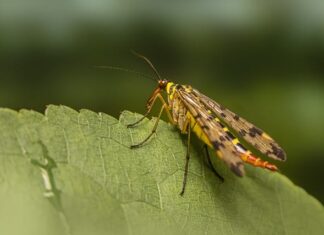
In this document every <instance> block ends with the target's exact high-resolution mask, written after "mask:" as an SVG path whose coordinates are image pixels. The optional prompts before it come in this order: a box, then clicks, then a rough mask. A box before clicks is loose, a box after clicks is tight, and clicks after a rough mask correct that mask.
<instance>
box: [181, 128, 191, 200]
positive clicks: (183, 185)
mask: <svg viewBox="0 0 324 235" xmlns="http://www.w3.org/2000/svg"><path fill="white" fill-rule="evenodd" d="M185 126H186V125H185ZM187 126H188V127H187V128H188V130H187V132H188V142H187V153H186V164H185V171H184V175H183V182H182V190H181V192H180V196H183V194H184V192H185V190H186V185H187V178H188V170H189V160H190V134H191V126H190V123H189V122H188V125H187Z"/></svg>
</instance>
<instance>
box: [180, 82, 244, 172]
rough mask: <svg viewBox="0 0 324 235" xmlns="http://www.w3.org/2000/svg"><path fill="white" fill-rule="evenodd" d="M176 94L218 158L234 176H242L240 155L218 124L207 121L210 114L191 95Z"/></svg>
mask: <svg viewBox="0 0 324 235" xmlns="http://www.w3.org/2000/svg"><path fill="white" fill-rule="evenodd" d="M177 92H178V93H179V97H180V98H181V99H182V101H183V102H184V104H185V105H186V106H187V108H188V110H189V112H190V113H191V115H192V116H193V117H194V118H195V120H196V122H197V124H198V125H199V126H200V127H201V129H202V131H203V132H204V134H205V135H206V136H207V137H208V139H209V141H210V143H211V145H212V146H213V147H214V149H215V150H216V153H217V154H218V156H219V157H220V158H221V159H222V160H223V161H224V162H225V163H226V164H227V165H228V166H229V168H230V169H231V170H232V171H233V172H234V173H235V174H236V175H238V176H243V175H244V174H245V172H244V165H243V161H242V159H241V158H240V155H239V154H240V153H239V152H237V150H236V148H235V146H234V145H233V143H232V142H231V141H230V140H229V138H228V137H227V133H226V132H225V131H224V130H223V128H222V126H221V125H220V123H218V122H216V121H215V120H210V119H209V116H210V114H209V113H208V110H207V109H206V107H205V106H204V105H202V104H200V102H199V100H198V99H197V97H196V96H194V95H192V93H190V92H187V91H185V89H182V88H179V89H178V91H177Z"/></svg>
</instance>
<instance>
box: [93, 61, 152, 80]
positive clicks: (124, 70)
mask: <svg viewBox="0 0 324 235" xmlns="http://www.w3.org/2000/svg"><path fill="white" fill-rule="evenodd" d="M94 67H95V68H100V69H111V70H118V71H122V72H127V73H133V74H136V75H139V76H141V77H144V78H148V79H150V80H153V81H156V79H155V78H153V77H151V76H149V75H147V74H144V73H140V72H137V71H135V70H131V69H126V68H122V67H116V66H109V65H99V66H94Z"/></svg>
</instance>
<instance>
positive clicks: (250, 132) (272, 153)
mask: <svg viewBox="0 0 324 235" xmlns="http://www.w3.org/2000/svg"><path fill="white" fill-rule="evenodd" d="M193 94H194V95H195V96H196V97H198V98H199V100H200V102H201V103H203V104H204V105H205V106H206V107H207V108H208V109H210V110H211V111H212V112H213V113H215V115H217V117H218V118H220V119H221V120H223V121H224V123H225V124H227V125H228V126H230V127H232V128H233V129H234V130H235V131H236V132H237V133H238V135H239V136H240V137H242V138H243V139H244V140H246V141H247V142H248V143H250V144H251V145H252V146H253V147H254V148H255V149H257V150H259V151H260V152H261V153H263V154H265V155H267V156H268V157H271V158H273V159H276V160H281V161H285V160H286V153H285V152H284V150H283V149H282V148H281V147H280V146H279V145H278V144H277V143H276V142H275V141H274V140H273V139H272V138H271V137H270V136H269V135H268V134H266V133H265V132H264V131H263V130H261V129H260V128H258V127H256V126H254V125H253V124H252V123H249V122H248V121H247V120H245V119H244V118H242V117H239V116H238V115H237V114H235V113H233V112H232V111H230V110H228V109H226V108H224V107H223V106H221V105H220V104H218V103H217V102H216V101H214V100H212V99H210V98H209V97H207V96H205V95H203V94H201V93H200V92H199V91H197V90H196V89H193Z"/></svg>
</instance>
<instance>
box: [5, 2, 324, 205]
mask: <svg viewBox="0 0 324 235" xmlns="http://www.w3.org/2000/svg"><path fill="white" fill-rule="evenodd" d="M323 10H324V2H323V1H313V0H308V1H288V0H281V1H279V0H278V1H265V2H260V1H256V0H255V1H253V0H238V1H204V2H203V1H197V2H190V3H189V2H186V3H185V4H184V3H181V1H180V2H176V1H174V2H172V3H170V2H169V1H166V2H165V3H163V1H155V2H154V3H152V2H149V1H137V2H133V3H131V2H127V4H126V2H124V3H123V1H101V0H91V1H90V0H88V1H86V0H74V1H35V0H31V1H11V0H8V1H5V0H0V79H1V80H0V81H1V82H0V106H2V107H9V108H13V109H17V110H18V109H21V108H27V109H35V110H38V111H40V112H43V111H44V109H45V107H46V105H47V104H64V105H67V106H70V107H72V108H74V109H80V108H88V109H91V110H94V111H96V112H105V113H108V114H111V115H113V116H115V117H118V115H119V113H120V112H121V111H122V110H125V109H127V110H131V111H136V112H139V113H143V112H144V106H145V102H146V100H147V98H148V96H149V95H150V93H151V92H152V90H153V89H154V88H155V86H156V84H154V83H153V82H152V81H150V80H147V79H143V78H140V77H138V76H136V75H135V74H127V73H123V72H120V71H112V70H103V69H97V68H94V66H95V65H113V66H122V67H125V68H128V69H133V70H137V71H139V72H143V73H146V74H152V71H151V70H150V69H149V68H148V67H147V66H146V64H144V63H143V61H141V60H139V59H137V58H136V57H134V56H133V55H131V54H130V52H129V51H130V49H134V50H136V51H138V52H140V53H142V54H144V55H146V56H147V57H149V58H150V59H151V60H152V61H153V63H154V64H155V66H156V67H157V68H158V70H159V71H160V73H161V74H162V75H163V76H165V77H166V78H168V79H171V80H174V81H175V82H178V83H183V84H190V85H192V86H194V87H196V88H197V89H199V90H200V91H202V92H203V93H204V94H206V95H208V96H209V97H211V98H213V99H215V100H216V101H218V102H220V103H221V104H223V105H224V106H226V107H228V108H230V109H231V110H233V111H235V112H237V113H238V114H240V115H241V116H243V117H245V118H247V119H248V120H250V121H251V122H253V123H255V124H256V125H257V126H259V127H261V128H262V129H265V130H267V131H268V132H269V133H270V134H271V135H272V136H273V137H274V138H275V139H276V140H277V141H278V142H279V143H280V144H281V145H282V147H283V148H284V149H285V150H286V152H287V154H288V160H287V162H286V163H283V164H281V163H279V167H280V169H281V171H282V172H283V174H285V175H287V176H288V177H289V178H290V179H292V180H293V182H295V183H296V184H298V185H300V186H302V187H303V188H305V189H306V190H307V191H308V192H309V193H311V194H312V195H314V196H315V197H317V198H318V199H319V200H321V201H322V203H323V202H324V187H323V180H324V169H323V167H324V144H323V140H324V66H323V62H324V14H323ZM152 75H153V74H152Z"/></svg>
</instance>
